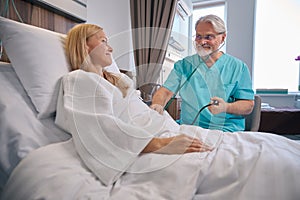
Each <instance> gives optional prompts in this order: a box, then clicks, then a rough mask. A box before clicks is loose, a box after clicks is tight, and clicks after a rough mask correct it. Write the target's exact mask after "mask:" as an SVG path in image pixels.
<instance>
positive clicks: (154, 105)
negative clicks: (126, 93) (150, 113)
mask: <svg viewBox="0 0 300 200" xmlns="http://www.w3.org/2000/svg"><path fill="white" fill-rule="evenodd" d="M150 108H151V109H153V110H155V111H157V112H158V113H159V114H161V115H162V114H163V112H164V108H163V106H162V105H159V104H152V105H150Z"/></svg>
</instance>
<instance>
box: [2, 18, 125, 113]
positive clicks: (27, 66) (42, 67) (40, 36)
mask: <svg viewBox="0 0 300 200" xmlns="http://www.w3.org/2000/svg"><path fill="white" fill-rule="evenodd" d="M64 38H65V35H64V34H59V33H56V32H53V31H49V30H46V29H42V28H38V27H35V26H31V25H28V24H23V23H19V22H16V21H13V20H10V19H7V18H3V17H0V39H1V40H2V43H3V46H4V48H5V50H6V53H7V55H8V57H9V59H10V61H11V63H12V64H13V67H14V69H15V71H16V73H17V75H18V77H19V79H20V81H21V83H22V85H23V87H24V88H25V90H26V92H27V94H28V96H29V97H30V99H31V100H32V103H33V105H34V106H35V109H36V110H37V113H38V118H40V119H43V118H47V117H49V116H52V115H54V113H55V111H56V101H57V97H58V90H59V85H60V78H61V77H62V76H63V75H65V74H67V73H68V72H69V67H68V66H69V64H68V62H67V58H66V56H65V52H64V47H63V44H64ZM107 70H108V71H112V72H119V68H118V66H117V65H116V63H115V61H114V60H113V63H112V65H110V66H108V67H107Z"/></svg>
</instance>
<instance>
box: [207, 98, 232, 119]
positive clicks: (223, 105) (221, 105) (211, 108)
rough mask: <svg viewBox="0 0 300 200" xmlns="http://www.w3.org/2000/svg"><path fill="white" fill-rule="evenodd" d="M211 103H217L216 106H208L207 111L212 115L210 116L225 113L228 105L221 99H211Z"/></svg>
mask: <svg viewBox="0 0 300 200" xmlns="http://www.w3.org/2000/svg"><path fill="white" fill-rule="evenodd" d="M211 101H212V102H213V101H218V102H219V103H218V105H210V106H208V110H209V111H210V112H211V113H212V114H214V115H215V114H219V113H223V112H226V110H227V106H228V103H227V102H225V101H224V100H223V99H222V98H219V97H212V98H211Z"/></svg>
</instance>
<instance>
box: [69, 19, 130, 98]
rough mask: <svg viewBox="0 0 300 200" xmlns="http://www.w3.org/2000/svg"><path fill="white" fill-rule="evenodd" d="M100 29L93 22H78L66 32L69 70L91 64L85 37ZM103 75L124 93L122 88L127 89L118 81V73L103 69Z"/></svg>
mask: <svg viewBox="0 0 300 200" xmlns="http://www.w3.org/2000/svg"><path fill="white" fill-rule="evenodd" d="M100 30H103V28H101V27H100V26H97V25H95V24H78V25H76V26H74V27H73V28H72V29H71V30H70V31H69V32H68V35H67V38H66V41H65V51H66V56H67V58H68V60H69V63H70V64H71V70H77V69H84V68H85V66H89V65H91V61H90V59H89V56H88V55H89V53H88V50H87V39H88V38H89V37H91V36H92V35H94V34H96V33H97V32H99V31H100ZM103 75H104V78H105V79H106V80H108V81H109V82H110V83H112V84H113V85H115V86H117V87H119V89H120V90H121V91H122V93H123V95H124V92H125V91H124V90H127V88H128V86H125V85H123V84H122V83H119V80H120V78H121V77H120V76H119V75H117V74H114V73H110V72H107V71H103Z"/></svg>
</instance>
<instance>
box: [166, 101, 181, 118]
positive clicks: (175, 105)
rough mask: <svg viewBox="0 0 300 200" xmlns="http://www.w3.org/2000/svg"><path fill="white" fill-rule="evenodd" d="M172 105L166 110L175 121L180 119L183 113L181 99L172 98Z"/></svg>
mask: <svg viewBox="0 0 300 200" xmlns="http://www.w3.org/2000/svg"><path fill="white" fill-rule="evenodd" d="M170 101H171V104H170V105H169V106H168V108H167V109H166V110H167V111H168V113H169V114H170V115H171V116H172V117H173V119H174V120H179V119H180V111H181V98H180V97H175V98H172V99H171V100H170Z"/></svg>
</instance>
